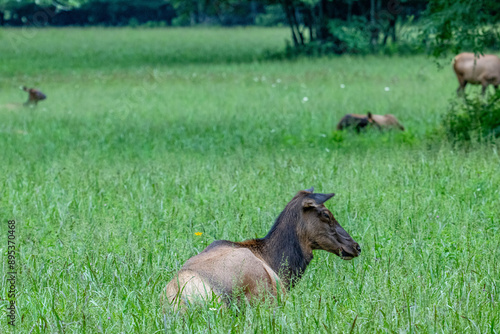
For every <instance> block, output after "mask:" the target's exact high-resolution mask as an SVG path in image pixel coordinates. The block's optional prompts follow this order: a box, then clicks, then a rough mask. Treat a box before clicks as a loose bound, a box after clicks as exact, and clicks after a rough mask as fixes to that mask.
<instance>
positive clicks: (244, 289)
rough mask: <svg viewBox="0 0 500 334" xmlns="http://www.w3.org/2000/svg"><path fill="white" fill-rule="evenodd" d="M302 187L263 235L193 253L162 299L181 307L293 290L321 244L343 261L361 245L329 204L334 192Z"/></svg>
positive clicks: (224, 241)
mask: <svg viewBox="0 0 500 334" xmlns="http://www.w3.org/2000/svg"><path fill="white" fill-rule="evenodd" d="M313 190H314V189H313V188H311V189H308V190H303V191H299V192H298V193H297V194H296V195H295V197H294V198H293V199H292V200H291V201H290V202H289V203H288V204H287V205H286V207H285V209H284V210H283V211H282V212H281V214H280V215H279V216H278V218H277V219H276V221H275V223H274V225H273V226H272V228H271V230H270V231H269V233H268V234H267V235H266V236H265V237H264V238H262V239H253V240H247V241H243V242H232V241H227V240H217V241H214V242H212V243H211V244H210V245H209V246H208V247H207V248H206V249H205V250H203V251H202V252H201V253H200V254H198V255H196V256H194V257H192V258H190V259H189V260H188V261H187V262H186V263H185V264H184V266H183V267H182V268H181V270H180V271H179V272H178V273H177V274H176V275H175V276H174V278H173V279H172V280H171V281H170V282H169V283H168V284H167V286H166V287H165V290H164V295H163V298H165V297H166V299H167V301H168V302H169V304H170V305H172V306H173V307H174V309H177V308H178V307H179V306H185V305H186V304H190V303H192V302H195V301H200V300H201V301H203V300H204V301H207V300H211V299H212V298H214V297H215V298H216V299H217V300H218V301H222V302H225V304H230V303H231V300H232V298H233V297H234V295H235V293H242V294H244V296H245V297H246V298H247V299H248V300H261V299H263V298H265V296H266V294H268V293H270V294H271V295H274V296H276V294H277V293H278V290H280V289H289V288H290V287H292V286H293V284H294V283H295V282H296V281H297V280H298V279H300V278H301V276H302V274H303V273H304V271H305V270H306V268H307V266H308V264H309V263H310V262H311V260H312V258H313V250H315V249H322V250H326V251H328V252H331V253H334V254H336V255H338V256H340V257H341V258H342V259H344V260H350V259H352V258H354V257H357V256H358V255H359V254H360V252H361V248H360V247H359V245H358V243H356V242H355V241H354V240H353V239H352V238H351V236H350V235H349V234H348V233H347V232H346V231H345V230H344V229H343V228H342V226H340V224H339V223H338V222H337V220H336V219H335V217H334V216H333V215H332V213H331V212H330V211H329V210H328V209H327V208H326V207H325V205H324V204H323V203H325V202H326V201H327V200H328V199H330V198H332V197H333V196H334V195H335V194H319V193H317V194H315V193H313Z"/></svg>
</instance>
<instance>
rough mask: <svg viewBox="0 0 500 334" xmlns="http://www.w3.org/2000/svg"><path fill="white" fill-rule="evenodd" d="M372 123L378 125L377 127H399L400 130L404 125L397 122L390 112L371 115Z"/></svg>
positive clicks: (402, 129)
mask: <svg viewBox="0 0 500 334" xmlns="http://www.w3.org/2000/svg"><path fill="white" fill-rule="evenodd" d="M371 118H372V120H373V123H374V124H376V125H377V126H378V128H379V129H381V130H382V129H399V130H401V131H404V130H405V127H404V126H403V125H401V123H399V121H398V119H397V118H396V116H394V115H391V114H385V115H376V114H373V115H371Z"/></svg>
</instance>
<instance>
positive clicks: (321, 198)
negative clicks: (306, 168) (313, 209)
mask: <svg viewBox="0 0 500 334" xmlns="http://www.w3.org/2000/svg"><path fill="white" fill-rule="evenodd" d="M333 196H335V194H334V193H331V194H311V195H309V196H307V197H308V198H310V199H313V200H314V201H315V202H316V204H323V203H325V202H326V201H328V200H329V199H330V198H332V197H333Z"/></svg>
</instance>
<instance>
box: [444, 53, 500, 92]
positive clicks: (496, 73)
mask: <svg viewBox="0 0 500 334" xmlns="http://www.w3.org/2000/svg"><path fill="white" fill-rule="evenodd" d="M453 70H454V71H455V74H456V75H457V79H458V82H459V84H460V86H459V87H458V89H457V95H458V96H460V95H461V94H463V93H464V91H465V86H466V85H467V84H468V83H470V84H473V85H479V84H480V85H481V86H483V89H482V91H481V94H483V95H484V93H485V92H486V88H488V85H493V86H494V87H495V89H497V88H498V85H499V84H500V58H498V57H497V56H495V55H484V56H478V57H476V56H475V55H474V54H473V53H469V52H464V53H461V54H459V55H457V56H456V57H455V58H454V59H453Z"/></svg>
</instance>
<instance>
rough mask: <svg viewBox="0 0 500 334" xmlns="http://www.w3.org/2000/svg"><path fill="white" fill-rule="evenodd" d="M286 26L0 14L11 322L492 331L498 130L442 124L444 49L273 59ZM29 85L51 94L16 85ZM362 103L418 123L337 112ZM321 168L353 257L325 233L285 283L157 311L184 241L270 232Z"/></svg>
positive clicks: (499, 320)
mask: <svg viewBox="0 0 500 334" xmlns="http://www.w3.org/2000/svg"><path fill="white" fill-rule="evenodd" d="M287 38H288V30H287V29H282V28H273V29H269V28H265V29H264V28H238V29H232V30H228V29H219V28H213V29H208V28H197V29H168V28H164V29H104V28H88V29H80V28H67V29H39V30H30V29H2V30H0V40H1V41H2V43H0V120H1V121H0V158H1V159H0V185H1V186H0V219H1V224H0V251H1V253H2V254H3V255H4V256H3V261H2V265H1V266H0V268H2V269H1V270H2V281H1V283H0V284H1V285H0V289H1V299H0V306H1V312H0V332H2V333H8V332H17V333H56V332H57V333H173V332H177V333H229V332H231V333H311V332H315V333H500V264H499V262H497V261H498V259H499V258H500V221H499V216H500V190H499V185H500V156H499V153H498V148H499V145H498V142H496V143H495V142H488V143H472V144H470V145H467V146H461V145H455V144H454V143H450V142H448V141H447V140H445V139H439V138H436V137H435V136H433V135H431V134H432V133H433V131H434V129H436V128H437V127H438V126H439V122H440V118H441V115H442V114H443V113H444V112H445V111H446V110H447V106H448V103H449V100H450V99H454V98H455V89H456V88H457V86H458V84H457V81H456V78H455V77H454V74H453V72H452V70H451V66H448V64H446V66H445V68H444V69H442V70H439V69H438V68H437V66H436V64H435V63H434V62H433V60H432V59H429V58H427V57H426V56H424V55H413V56H408V57H399V56H392V57H383V56H364V57H361V56H342V57H324V58H313V59H301V58H299V59H295V60H282V61H278V60H269V59H268V55H270V54H274V53H276V52H279V50H281V49H283V47H284V45H285V40H286V39H287ZM20 85H27V86H34V87H38V88H40V89H41V90H42V91H43V92H44V93H45V94H47V96H48V99H47V100H46V101H42V102H41V103H40V104H39V106H38V107H37V108H25V107H22V103H23V102H24V101H25V100H26V98H27V96H26V93H25V92H23V91H21V90H20V89H19V86H20ZM342 87H343V88H342ZM468 91H469V93H470V94H477V93H478V91H479V88H478V87H473V88H468ZM367 111H371V112H373V113H378V114H385V113H393V114H395V115H397V117H398V118H399V119H400V121H401V122H402V123H403V124H404V125H405V127H406V128H407V131H406V132H385V133H379V132H377V131H367V132H366V133H362V134H361V135H356V134H353V133H348V132H347V133H337V132H336V131H334V129H335V124H336V122H337V121H338V120H339V119H340V118H341V116H342V115H344V114H345V113H366V112H367ZM311 186H314V187H315V189H316V191H318V192H335V193H336V194H337V195H336V196H335V198H334V199H333V200H331V201H329V202H328V203H327V207H328V208H329V209H330V210H331V211H332V212H333V214H334V216H335V217H336V219H337V220H338V221H339V223H340V224H341V225H342V226H343V227H344V228H345V229H346V230H347V231H348V232H349V233H350V234H351V236H352V237H353V238H354V239H355V240H356V241H357V242H359V244H360V245H361V248H362V254H361V256H360V257H359V258H356V259H353V260H352V261H343V260H341V259H340V258H339V257H337V256H336V255H334V254H329V253H326V252H321V251H318V252H316V253H315V257H314V259H313V261H312V263H311V265H310V266H309V267H308V269H307V271H306V273H305V275H304V277H303V279H302V280H301V281H300V283H299V284H298V285H297V286H296V287H295V288H294V289H292V290H291V291H290V292H289V293H288V294H287V295H286V296H285V297H284V298H283V299H282V300H280V301H279V302H277V303H275V304H271V305H270V304H268V303H263V304H258V305H254V306H251V307H241V309H238V308H237V307H233V308H229V309H222V310H219V309H217V308H214V307H210V308H203V307H201V308H199V309H196V310H193V311H192V312H188V313H187V314H186V316H184V317H180V316H178V315H175V314H170V313H168V314H166V315H164V314H163V313H162V311H161V307H162V305H161V303H160V300H159V295H160V293H161V291H162V289H163V288H164V286H165V285H166V283H167V282H168V281H169V280H170V279H171V277H172V276H173V274H174V273H175V272H176V271H177V270H178V269H179V268H180V267H181V266H182V264H183V263H184V262H185V261H186V260H187V259H188V258H189V257H191V256H193V255H195V254H197V253H198V252H200V251H201V250H203V249H204V247H206V246H207V245H208V244H210V243H211V242H212V241H213V240H217V239H227V240H233V241H240V240H245V239H249V238H255V237H263V236H264V235H265V234H266V233H267V231H268V230H269V228H270V227H271V226H272V224H273V221H274V219H275V218H276V217H277V216H278V214H279V213H280V212H281V210H282V209H283V208H284V206H285V204H286V203H287V202H288V201H289V200H290V199H291V198H292V197H293V196H294V195H295V193H296V192H297V191H299V190H301V189H306V188H309V187H311ZM10 219H15V220H16V226H17V227H16V241H17V246H18V253H17V258H16V265H17V271H18V275H17V279H18V281H17V283H16V284H17V285H16V288H17V313H16V325H15V328H13V327H12V326H9V325H7V314H6V313H7V311H6V307H7V304H8V301H7V290H8V283H7V281H6V277H7V275H6V273H7V271H8V268H7V257H6V252H7V235H8V233H7V220H10ZM200 232H201V235H198V234H200ZM195 233H197V234H195Z"/></svg>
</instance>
